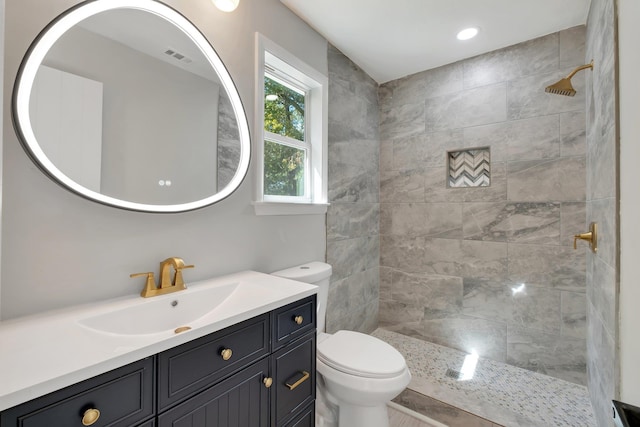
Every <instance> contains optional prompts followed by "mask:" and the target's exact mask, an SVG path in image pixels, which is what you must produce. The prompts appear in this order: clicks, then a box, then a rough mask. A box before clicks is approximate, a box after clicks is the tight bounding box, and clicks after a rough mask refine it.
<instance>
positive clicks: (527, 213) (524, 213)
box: [462, 202, 560, 244]
mask: <svg viewBox="0 0 640 427" xmlns="http://www.w3.org/2000/svg"><path fill="white" fill-rule="evenodd" d="M462 230H463V234H464V238H465V239H469V240H488V241H494V242H516V243H539V244H558V240H559V237H560V203H505V202H497V203H465V204H464V205H463V208H462Z"/></svg>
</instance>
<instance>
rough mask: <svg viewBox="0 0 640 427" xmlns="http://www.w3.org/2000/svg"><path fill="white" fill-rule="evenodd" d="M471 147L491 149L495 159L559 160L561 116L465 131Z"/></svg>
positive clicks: (535, 118) (466, 143)
mask: <svg viewBox="0 0 640 427" xmlns="http://www.w3.org/2000/svg"><path fill="white" fill-rule="evenodd" d="M464 143H465V146H468V147H483V146H490V147H491V160H492V161H495V162H499V161H506V160H533V159H545V158H555V157H558V155H559V153H560V129H559V117H558V116H557V115H549V116H542V117H532V118H529V119H523V120H514V121H509V122H504V123H497V124H491V125H485V126H476V127H471V128H466V129H465V130H464Z"/></svg>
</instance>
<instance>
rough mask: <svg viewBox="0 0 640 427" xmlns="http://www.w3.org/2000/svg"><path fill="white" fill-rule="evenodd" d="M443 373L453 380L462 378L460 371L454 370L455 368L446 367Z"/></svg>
mask: <svg viewBox="0 0 640 427" xmlns="http://www.w3.org/2000/svg"><path fill="white" fill-rule="evenodd" d="M444 375H445V376H447V377H449V378H453V379H454V380H459V379H460V378H462V372H460V371H456V370H455V369H451V368H449V369H447V371H446V372H445V373H444Z"/></svg>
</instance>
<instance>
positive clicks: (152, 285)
mask: <svg viewBox="0 0 640 427" xmlns="http://www.w3.org/2000/svg"><path fill="white" fill-rule="evenodd" d="M141 276H147V282H146V283H145V285H144V289H143V290H142V292H140V296H142V297H144V298H147V297H149V296H151V293H153V292H154V291H156V290H157V286H156V279H155V277H154V276H153V272H152V271H148V272H146V273H133V274H130V275H129V277H141Z"/></svg>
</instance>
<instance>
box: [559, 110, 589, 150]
mask: <svg viewBox="0 0 640 427" xmlns="http://www.w3.org/2000/svg"><path fill="white" fill-rule="evenodd" d="M586 120H587V117H586V113H585V112H584V110H579V111H570V112H568V113H562V114H560V155H561V156H563V157H570V156H584V155H585V154H586V150H587V130H586V126H587V123H586Z"/></svg>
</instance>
